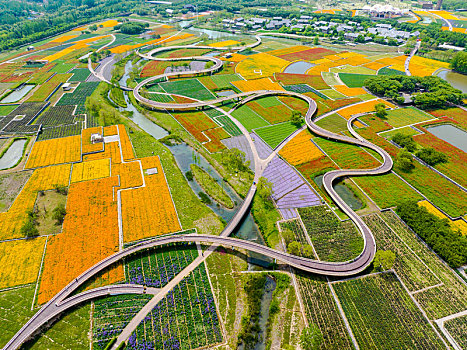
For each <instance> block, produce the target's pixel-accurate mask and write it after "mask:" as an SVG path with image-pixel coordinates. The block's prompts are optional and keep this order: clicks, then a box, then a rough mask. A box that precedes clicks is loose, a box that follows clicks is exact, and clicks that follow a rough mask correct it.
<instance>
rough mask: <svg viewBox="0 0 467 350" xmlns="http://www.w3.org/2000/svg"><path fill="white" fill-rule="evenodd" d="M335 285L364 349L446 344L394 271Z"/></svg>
mask: <svg viewBox="0 0 467 350" xmlns="http://www.w3.org/2000/svg"><path fill="white" fill-rule="evenodd" d="M333 286H334V290H335V292H336V294H337V296H338V298H339V300H340V302H341V305H342V308H343V309H344V312H345V314H346V316H347V319H348V320H349V323H350V326H351V328H352V331H353V333H354V335H355V338H356V339H357V342H358V344H359V346H360V347H361V348H365V349H371V348H376V349H395V348H404V349H421V348H423V349H441V348H443V347H444V345H443V342H442V341H441V339H440V338H439V337H438V336H437V335H436V333H435V331H434V330H433V328H432V327H431V325H430V323H429V322H428V320H427V319H425V318H424V316H423V314H422V312H421V311H420V310H419V309H418V308H417V306H416V305H415V303H414V302H413V301H412V299H410V297H409V295H408V294H407V293H406V291H405V290H404V288H403V287H402V284H401V283H400V282H399V280H398V279H397V277H396V276H395V275H394V274H393V273H383V274H379V275H373V276H367V277H363V278H359V279H354V280H350V281H345V282H340V283H336V284H334V285H333ZM370 296H371V297H370Z"/></svg>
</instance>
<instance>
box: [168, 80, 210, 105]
mask: <svg viewBox="0 0 467 350" xmlns="http://www.w3.org/2000/svg"><path fill="white" fill-rule="evenodd" d="M159 85H160V86H161V87H162V88H163V89H164V90H165V91H166V92H168V93H171V94H177V95H183V96H187V97H191V98H195V99H197V100H202V101H206V100H211V99H213V98H214V97H215V96H214V95H213V94H212V93H211V92H210V91H209V90H208V89H206V88H205V87H204V85H203V84H201V83H200V82H199V80H198V79H187V80H179V81H169V82H164V83H160V84H159Z"/></svg>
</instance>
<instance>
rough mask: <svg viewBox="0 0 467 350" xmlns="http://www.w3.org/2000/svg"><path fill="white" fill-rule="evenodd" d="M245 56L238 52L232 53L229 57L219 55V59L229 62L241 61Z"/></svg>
mask: <svg viewBox="0 0 467 350" xmlns="http://www.w3.org/2000/svg"><path fill="white" fill-rule="evenodd" d="M247 57H248V56H245V55H242V54H239V53H233V54H232V56H231V57H229V58H222V57H221V60H223V61H230V62H241V61H243V60H244V59H246V58H247Z"/></svg>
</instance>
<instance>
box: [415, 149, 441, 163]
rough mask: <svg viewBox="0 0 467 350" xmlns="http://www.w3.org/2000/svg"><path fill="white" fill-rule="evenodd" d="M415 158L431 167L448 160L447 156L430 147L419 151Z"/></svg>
mask: <svg viewBox="0 0 467 350" xmlns="http://www.w3.org/2000/svg"><path fill="white" fill-rule="evenodd" d="M416 156H417V157H418V158H420V159H421V160H423V161H424V162H425V163H427V164H429V165H431V166H434V165H436V164H439V163H446V162H447V161H448V160H449V159H448V156H447V155H445V154H444V153H442V152H439V151H437V150H435V149H434V148H431V147H427V148H423V149H421V150H420V151H418V152H417V153H416Z"/></svg>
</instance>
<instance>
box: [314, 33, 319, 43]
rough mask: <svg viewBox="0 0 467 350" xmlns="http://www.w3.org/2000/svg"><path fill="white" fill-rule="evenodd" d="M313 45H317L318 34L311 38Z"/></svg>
mask: <svg viewBox="0 0 467 350" xmlns="http://www.w3.org/2000/svg"><path fill="white" fill-rule="evenodd" d="M313 45H319V36H318V35H317V36H315V38H314V39H313Z"/></svg>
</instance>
